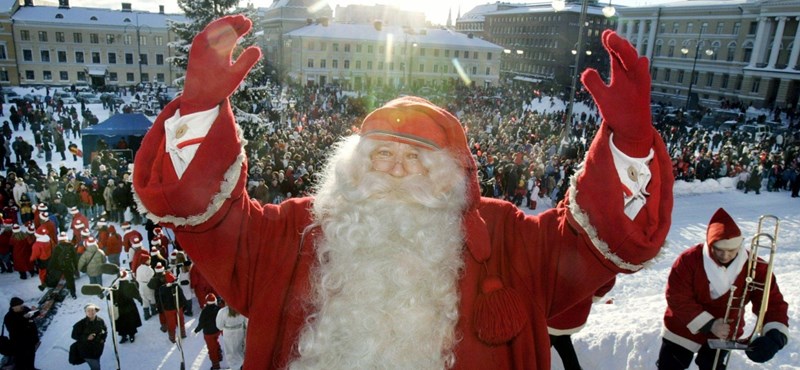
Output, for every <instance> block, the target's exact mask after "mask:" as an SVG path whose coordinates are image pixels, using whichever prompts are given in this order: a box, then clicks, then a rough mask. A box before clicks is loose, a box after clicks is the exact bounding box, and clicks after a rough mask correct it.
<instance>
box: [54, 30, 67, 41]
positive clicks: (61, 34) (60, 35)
mask: <svg viewBox="0 0 800 370" xmlns="http://www.w3.org/2000/svg"><path fill="white" fill-rule="evenodd" d="M56 42H66V41H64V32H56Z"/></svg>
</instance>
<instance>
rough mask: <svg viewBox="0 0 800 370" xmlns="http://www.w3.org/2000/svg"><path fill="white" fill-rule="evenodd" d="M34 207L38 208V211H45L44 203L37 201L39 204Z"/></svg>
mask: <svg viewBox="0 0 800 370" xmlns="http://www.w3.org/2000/svg"><path fill="white" fill-rule="evenodd" d="M36 209H38V210H39V212H41V211H46V210H47V206H46V205H45V204H44V203H39V205H38V206H36Z"/></svg>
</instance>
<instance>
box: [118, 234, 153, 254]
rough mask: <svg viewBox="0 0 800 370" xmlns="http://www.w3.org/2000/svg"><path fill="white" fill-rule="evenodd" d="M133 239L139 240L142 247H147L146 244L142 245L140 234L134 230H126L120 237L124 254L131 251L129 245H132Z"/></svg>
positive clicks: (142, 239) (142, 240)
mask: <svg viewBox="0 0 800 370" xmlns="http://www.w3.org/2000/svg"><path fill="white" fill-rule="evenodd" d="M134 238H139V241H140V242H142V243H143V244H142V245H147V244H146V243H144V238H142V233H140V232H138V231H136V230H128V231H126V232H125V235H124V236H123V237H122V245H123V247H124V248H125V252H126V253H127V252H128V251H129V250H130V249H131V245H133V239H134Z"/></svg>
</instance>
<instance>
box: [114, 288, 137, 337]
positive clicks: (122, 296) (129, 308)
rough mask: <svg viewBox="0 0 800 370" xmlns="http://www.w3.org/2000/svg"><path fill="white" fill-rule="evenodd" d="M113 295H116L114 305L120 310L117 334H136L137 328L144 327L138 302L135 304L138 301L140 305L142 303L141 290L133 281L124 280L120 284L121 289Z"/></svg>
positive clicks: (116, 324) (116, 323)
mask: <svg viewBox="0 0 800 370" xmlns="http://www.w3.org/2000/svg"><path fill="white" fill-rule="evenodd" d="M112 294H113V295H114V305H116V306H117V309H118V310H119V317H117V320H116V321H115V322H114V325H115V326H116V329H117V333H119V334H120V335H131V334H136V332H137V330H136V328H138V327H140V326H142V319H141V318H140V317H139V309H138V308H136V302H134V300H137V301H139V304H141V303H142V297H141V296H140V295H139V288H138V287H137V286H136V283H134V282H133V281H130V280H122V281H120V282H119V288H118V289H117V290H116V291H114V292H112Z"/></svg>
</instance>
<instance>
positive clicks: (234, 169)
mask: <svg viewBox="0 0 800 370" xmlns="http://www.w3.org/2000/svg"><path fill="white" fill-rule="evenodd" d="M236 135H237V136H238V137H239V141H240V142H241V150H240V151H239V155H237V156H236V160H235V161H233V164H231V166H230V167H228V170H227V171H225V174H224V175H223V178H222V181H221V182H220V189H219V192H218V193H216V194H214V196H213V197H212V198H211V203H209V205H208V208H206V210H205V211H204V212H203V213H200V214H196V215H192V216H189V217H178V216H172V215H164V216H158V215H155V214H153V213H152V212H150V211H149V210H148V209H147V207H145V206H144V204H143V203H142V200H141V199H140V198H139V194H137V192H136V188H135V187H134V189H133V198H134V200H135V201H136V205H137V207H138V208H139V209H140V210H142V211H143V212H144V213H146V216H147V218H149V219H150V220H152V221H153V222H155V223H165V222H166V223H170V224H173V225H175V226H196V225H200V224H202V223H203V222H206V221H208V220H209V219H210V218H211V217H212V216H214V214H216V213H217V211H219V210H220V208H222V204H223V203H225V201H226V200H227V199H228V198H230V196H231V193H233V189H234V187H235V186H236V183H238V182H239V177H240V176H241V172H242V171H241V169H242V165H243V164H244V161H245V158H246V157H245V152H244V147H245V145H247V140H245V139H244V135H243V133H242V129H241V128H240V127H239V125H238V124H236Z"/></svg>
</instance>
